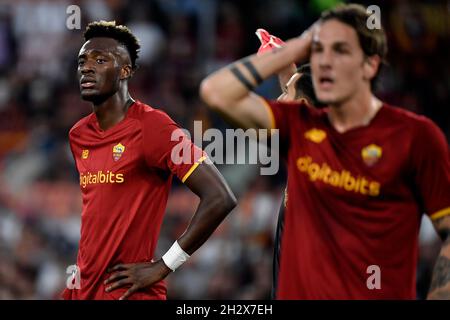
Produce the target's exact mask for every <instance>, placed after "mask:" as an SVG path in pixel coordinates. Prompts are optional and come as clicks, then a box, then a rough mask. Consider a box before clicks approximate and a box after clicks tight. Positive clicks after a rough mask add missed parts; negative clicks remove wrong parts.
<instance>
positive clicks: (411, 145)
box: [200, 5, 450, 299]
mask: <svg viewBox="0 0 450 320" xmlns="http://www.w3.org/2000/svg"><path fill="white" fill-rule="evenodd" d="M368 18H369V15H368V14H367V13H366V10H365V8H364V7H363V6H360V5H343V6H339V7H336V8H335V9H332V10H329V11H326V12H324V13H322V15H321V18H320V19H319V21H318V22H317V23H316V24H315V25H314V27H312V28H310V29H309V30H307V31H306V32H305V33H304V34H303V35H302V36H301V37H299V38H295V39H291V40H289V41H288V42H287V43H286V44H285V45H284V46H283V47H282V48H281V49H279V50H276V51H274V52H272V53H267V54H263V55H261V56H259V57H257V56H250V57H247V58H245V59H243V60H240V61H238V62H236V63H234V64H231V65H230V66H229V67H226V68H222V69H220V70H219V71H217V72H215V73H213V74H212V75H210V76H209V77H208V78H206V79H205V80H204V81H203V83H202V86H201V91H200V92H201V96H202V97H203V99H204V100H205V102H206V103H207V104H208V105H209V106H210V107H211V108H212V109H214V110H217V111H219V112H220V113H221V114H223V115H224V116H225V117H226V118H227V119H232V120H233V122H237V123H240V126H241V127H243V128H258V129H259V128H266V129H273V128H277V129H278V130H279V134H280V141H281V145H282V146H283V145H284V147H282V150H281V151H280V152H281V153H282V155H283V156H284V157H285V158H286V160H287V165H288V187H287V189H288V197H289V199H288V203H289V205H288V206H287V207H286V213H285V224H284V230H283V236H282V238H283V239H282V242H281V257H280V272H279V282H278V287H277V290H276V296H277V298H278V299H414V298H415V297H416V286H415V284H416V258H417V235H418V231H419V226H420V217H421V215H422V213H423V212H426V213H427V214H428V215H429V216H430V217H431V219H432V220H433V223H434V226H435V228H436V230H437V231H438V232H439V234H440V235H441V237H442V240H443V241H444V243H443V245H442V248H441V252H440V256H439V258H438V260H437V262H436V267H435V270H434V274H433V281H432V284H431V288H430V291H429V295H428V297H429V298H442V299H446V298H447V299H448V298H450V281H449V278H448V274H449V273H450V263H449V261H450V237H449V233H450V159H449V150H448V143H447V141H446V139H445V137H444V135H443V134H442V132H441V131H440V130H439V128H438V127H437V126H436V125H435V124H434V123H433V122H432V121H430V120H429V119H427V118H425V117H423V116H417V115H415V114H413V113H411V112H406V111H404V110H401V109H400V108H395V107H392V106H389V105H388V104H386V103H383V102H381V101H380V100H379V99H377V98H376V97H375V96H374V95H373V93H372V85H373V83H374V81H375V78H376V76H377V74H378V72H379V69H380V66H381V63H382V61H383V60H384V58H385V56H386V52H387V46H386V39H385V34H384V31H383V30H382V29H373V30H369V29H367V27H366V22H367V20H368ZM308 58H309V59H310V63H311V69H312V76H313V84H314V89H315V93H316V95H317V98H318V99H319V100H320V101H321V102H322V103H325V104H327V105H328V108H326V109H321V110H318V109H315V108H310V107H308V106H306V105H305V104H304V103H297V104H292V103H289V104H286V103H283V102H275V101H267V100H265V99H263V98H261V97H260V96H258V95H256V94H254V93H251V90H253V89H254V88H255V87H256V86H257V85H258V84H260V83H261V82H262V81H263V80H264V79H266V78H268V77H269V76H271V75H274V74H277V73H278V72H280V71H281V70H284V69H285V68H287V67H288V66H289V65H291V64H292V63H295V62H298V61H300V62H302V61H306V60H308Z"/></svg>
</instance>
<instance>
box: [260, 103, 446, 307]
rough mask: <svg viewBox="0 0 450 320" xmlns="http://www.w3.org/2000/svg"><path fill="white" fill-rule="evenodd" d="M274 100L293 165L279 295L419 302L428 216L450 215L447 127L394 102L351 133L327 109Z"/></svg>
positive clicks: (273, 108)
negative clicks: (421, 234)
mask: <svg viewBox="0 0 450 320" xmlns="http://www.w3.org/2000/svg"><path fill="white" fill-rule="evenodd" d="M268 105H269V106H268V108H269V110H271V114H272V116H273V127H274V128H278V129H279V130H280V144H281V152H282V154H283V155H284V157H285V158H286V160H287V166H288V187H287V189H288V192H287V196H288V199H287V207H286V212H285V223H284V231H283V235H282V238H281V256H280V269H279V283H278V288H277V298H278V299H414V298H415V297H416V294H415V293H416V263H417V250H418V248H417V247H418V244H417V242H418V231H419V227H420V220H421V215H422V213H426V214H428V215H429V216H430V217H431V218H432V219H437V218H439V217H443V216H445V215H448V214H450V160H449V148H448V144H447V142H446V139H445V137H444V135H443V133H442V132H441V131H440V130H439V129H438V127H437V126H436V125H435V124H434V123H433V122H431V121H430V120H429V119H427V118H425V117H423V116H419V115H415V114H413V113H411V112H408V111H405V110H402V109H399V108H394V107H391V106H388V105H386V104H384V105H383V106H382V108H381V109H380V110H379V111H378V113H377V114H376V116H375V117H374V118H373V119H372V121H371V122H370V124H369V125H367V126H364V127H358V128H354V129H351V130H349V131H347V132H345V133H339V132H337V131H336V130H335V129H334V128H333V126H332V125H331V124H330V122H329V120H328V116H327V109H324V110H323V109H322V110H318V109H313V108H309V107H307V106H306V105H304V104H295V103H277V102H272V101H270V102H268ZM373 266H375V268H378V267H379V271H380V272H379V273H378V274H379V275H380V277H379V280H380V282H379V285H380V288H379V289H377V288H376V287H375V288H374V284H376V282H375V281H373V280H374V278H370V277H371V276H372V275H374V271H373V270H374V269H372V268H374V267H373ZM369 278H370V279H369ZM368 280H369V281H368Z"/></svg>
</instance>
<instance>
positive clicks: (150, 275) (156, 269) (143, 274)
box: [104, 260, 171, 300]
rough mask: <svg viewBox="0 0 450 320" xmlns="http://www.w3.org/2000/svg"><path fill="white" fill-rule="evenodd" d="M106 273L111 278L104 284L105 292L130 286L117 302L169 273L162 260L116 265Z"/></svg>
mask: <svg viewBox="0 0 450 320" xmlns="http://www.w3.org/2000/svg"><path fill="white" fill-rule="evenodd" d="M107 271H108V272H110V273H111V276H110V277H109V278H108V279H106V280H105V282H104V284H105V285H107V287H106V292H111V291H113V290H116V289H118V288H122V287H125V286H130V285H131V287H130V288H129V289H128V290H127V291H126V292H125V293H124V294H123V295H122V296H121V297H120V299H119V300H125V299H127V298H128V297H130V296H131V295H132V294H133V293H135V292H137V291H139V290H141V289H143V288H145V287H148V286H151V285H152V284H154V283H156V282H158V281H160V280H162V279H164V278H165V277H166V276H167V275H168V274H169V273H170V272H171V270H170V269H169V268H167V266H166V265H165V264H164V262H163V261H162V260H158V261H157V262H142V263H131V264H118V265H115V266H114V267H112V268H110V269H108V270H107Z"/></svg>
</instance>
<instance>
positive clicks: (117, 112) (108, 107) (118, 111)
mask: <svg viewBox="0 0 450 320" xmlns="http://www.w3.org/2000/svg"><path fill="white" fill-rule="evenodd" d="M133 102H134V100H133V99H132V98H131V96H130V94H129V92H128V90H127V91H124V90H119V91H118V92H116V93H115V94H114V95H112V96H111V97H110V98H108V99H106V100H105V101H103V102H101V103H99V104H94V112H95V115H96V117H97V121H98V124H99V126H100V129H102V130H103V131H105V130H108V129H110V128H111V127H113V126H114V125H116V124H117V123H119V122H120V121H122V120H123V119H124V118H125V115H126V113H127V111H128V108H129V107H130V105H131V104H132V103H133Z"/></svg>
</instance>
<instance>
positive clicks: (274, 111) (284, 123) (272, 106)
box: [263, 99, 291, 140]
mask: <svg viewBox="0 0 450 320" xmlns="http://www.w3.org/2000/svg"><path fill="white" fill-rule="evenodd" d="M263 102H264V105H265V106H266V108H267V110H268V112H269V115H270V120H271V121H270V122H271V129H276V130H278V133H279V135H280V139H281V140H287V138H288V136H289V110H290V109H291V108H289V106H288V105H291V104H290V103H282V102H277V101H274V100H267V99H263Z"/></svg>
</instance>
